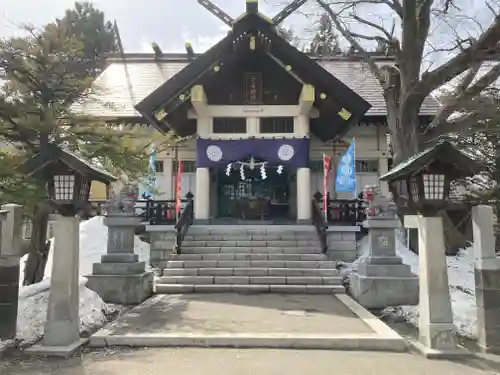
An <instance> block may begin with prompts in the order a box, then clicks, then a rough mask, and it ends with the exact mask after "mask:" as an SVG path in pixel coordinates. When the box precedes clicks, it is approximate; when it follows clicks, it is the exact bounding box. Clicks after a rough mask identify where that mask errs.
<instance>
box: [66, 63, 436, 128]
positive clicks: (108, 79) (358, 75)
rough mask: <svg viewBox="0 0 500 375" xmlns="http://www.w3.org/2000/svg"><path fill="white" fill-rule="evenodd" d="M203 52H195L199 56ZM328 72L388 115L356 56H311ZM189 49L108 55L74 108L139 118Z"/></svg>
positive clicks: (429, 103) (427, 108)
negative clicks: (86, 95) (141, 108)
mask: <svg viewBox="0 0 500 375" xmlns="http://www.w3.org/2000/svg"><path fill="white" fill-rule="evenodd" d="M198 56H200V54H196V55H195V59H196V58H197V57H198ZM309 57H310V58H311V59H312V60H314V61H315V62H316V63H317V64H319V65H320V66H321V67H323V68H324V69H325V70H326V71H327V72H328V73H330V74H332V75H334V76H335V77H336V78H337V79H338V80H339V81H341V82H342V83H344V84H345V85H346V86H348V87H349V88H351V89H352V90H353V91H355V92H356V93H357V94H358V95H359V96H361V97H362V98H364V99H365V100H366V101H367V102H368V103H369V104H370V105H371V108H370V109H369V110H368V111H367V112H366V114H365V116H368V117H371V116H376V117H378V116H385V115H386V114H387V109H386V106H385V101H384V96H383V91H382V87H381V86H380V84H379V83H378V81H377V79H376V78H375V76H373V74H372V73H371V72H370V70H369V68H368V67H367V66H366V64H365V63H364V62H363V61H362V59H360V58H358V57H356V56H323V57H321V56H309ZM374 59H375V60H376V63H377V64H378V65H379V66H382V65H393V64H394V61H393V59H391V58H386V57H384V56H379V57H374ZM191 61H192V60H190V59H188V57H187V56H186V54H185V53H165V54H164V55H163V56H162V57H156V56H155V55H154V54H153V53H129V54H124V55H123V56H121V55H110V56H108V59H107V62H108V67H107V68H106V69H105V70H104V72H103V73H102V74H101V75H100V76H99V77H98V78H97V79H96V81H95V82H94V88H95V89H96V92H95V93H94V94H93V96H92V97H90V98H88V99H86V100H85V101H84V102H83V103H76V104H75V105H74V106H73V109H74V110H75V111H77V112H80V113H83V114H85V115H88V116H96V117H101V118H107V119H129V118H130V119H138V118H140V117H142V116H141V114H140V113H139V112H138V111H137V110H136V109H135V106H136V105H137V104H138V103H140V102H141V101H142V100H143V99H144V98H146V97H147V96H148V95H150V94H151V93H152V92H153V91H155V90H156V89H157V88H158V87H159V86H161V85H162V84H163V83H164V82H166V81H168V80H169V79H171V78H172V77H173V76H174V75H175V74H177V73H178V72H179V71H181V70H182V69H183V68H185V67H186V66H187V65H189V64H190V62H191ZM439 107H440V104H439V102H438V101H437V100H436V99H435V98H434V97H431V96H429V97H427V98H426V99H425V100H424V103H423V104H422V107H421V110H420V115H421V116H434V115H435V114H436V112H437V110H438V109H439Z"/></svg>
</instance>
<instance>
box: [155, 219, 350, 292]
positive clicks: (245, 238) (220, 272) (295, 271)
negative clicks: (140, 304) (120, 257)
mask: <svg viewBox="0 0 500 375" xmlns="http://www.w3.org/2000/svg"><path fill="white" fill-rule="evenodd" d="M335 265H336V264H335V262H333V261H327V259H326V255H324V254H322V253H321V246H320V242H319V238H318V235H317V233H316V231H315V228H314V227H312V226H291V225H286V226H277V225H270V226H261V227H258V226H248V225H247V226H244V225H234V226H230V225H229V226H228V225H225V226H222V225H221V226H201V225H200V226H192V227H190V228H189V232H188V234H187V236H186V238H185V239H184V242H183V244H182V253H181V254H179V255H172V257H171V259H170V260H169V261H168V262H167V264H166V268H165V269H164V271H163V276H162V277H160V278H159V279H157V281H156V285H155V288H156V289H155V291H156V293H158V294H162V293H168V294H170V293H227V292H234V293H314V294H331V293H344V291H345V290H344V287H343V286H342V283H341V278H340V277H339V271H338V270H337V269H336V268H335Z"/></svg>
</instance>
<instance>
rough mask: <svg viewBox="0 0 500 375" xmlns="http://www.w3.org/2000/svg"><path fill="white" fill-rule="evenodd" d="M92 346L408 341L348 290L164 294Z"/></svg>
mask: <svg viewBox="0 0 500 375" xmlns="http://www.w3.org/2000/svg"><path fill="white" fill-rule="evenodd" d="M91 345H92V346H98V347H103V346H110V345H122V346H164V347H179V346H192V347H199V346H201V347H239V348H241V347H247V348H259V347H260V348H263V347H267V348H301V349H312V348H314V349H362V350H369V349H377V350H395V351H403V350H404V349H405V348H406V343H405V341H404V340H403V339H402V338H401V337H400V336H399V335H398V334H396V333H395V332H394V331H393V330H392V329H390V328H389V327H387V326H386V325H385V324H384V323H382V322H381V321H380V320H378V319H377V318H376V317H374V316H373V315H371V314H370V313H369V312H368V311H366V310H365V309H364V308H362V307H361V306H360V305H358V304H357V303H356V302H355V301H353V300H352V299H350V298H349V297H348V296H346V295H337V296H335V295H307V294H304V295H288V294H284V295H280V294H274V295H270V294H258V295H241V294H184V295H158V296H155V297H153V298H152V299H150V300H148V301H146V302H145V303H143V304H142V305H140V306H138V307H136V308H134V309H132V310H130V311H129V312H128V313H126V314H124V315H123V316H122V317H120V318H119V319H118V320H117V321H116V322H113V323H111V324H109V325H108V326H106V327H105V328H104V329H102V330H101V331H99V332H97V333H96V334H94V335H93V336H92V338H91Z"/></svg>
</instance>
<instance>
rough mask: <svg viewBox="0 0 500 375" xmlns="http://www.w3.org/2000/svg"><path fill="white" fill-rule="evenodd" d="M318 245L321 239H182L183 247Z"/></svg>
mask: <svg viewBox="0 0 500 375" xmlns="http://www.w3.org/2000/svg"><path fill="white" fill-rule="evenodd" d="M314 245H316V247H320V242H319V240H316V241H313V240H300V241H230V240H227V241H226V240H222V241H193V240H186V239H184V241H182V247H189V248H194V247H245V248H247V247H250V248H255V247H311V246H314Z"/></svg>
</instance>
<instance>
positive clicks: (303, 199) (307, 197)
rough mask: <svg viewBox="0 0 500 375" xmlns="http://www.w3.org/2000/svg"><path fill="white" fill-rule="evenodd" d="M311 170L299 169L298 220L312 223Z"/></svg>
mask: <svg viewBox="0 0 500 375" xmlns="http://www.w3.org/2000/svg"><path fill="white" fill-rule="evenodd" d="M312 199H313V196H312V194H311V170H310V169H309V168H298V169H297V222H298V223H299V224H310V223H311V219H312Z"/></svg>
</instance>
